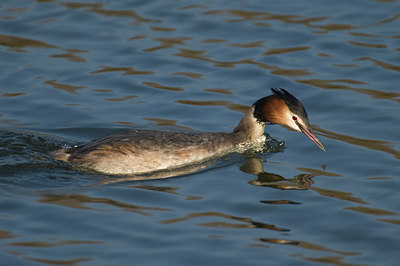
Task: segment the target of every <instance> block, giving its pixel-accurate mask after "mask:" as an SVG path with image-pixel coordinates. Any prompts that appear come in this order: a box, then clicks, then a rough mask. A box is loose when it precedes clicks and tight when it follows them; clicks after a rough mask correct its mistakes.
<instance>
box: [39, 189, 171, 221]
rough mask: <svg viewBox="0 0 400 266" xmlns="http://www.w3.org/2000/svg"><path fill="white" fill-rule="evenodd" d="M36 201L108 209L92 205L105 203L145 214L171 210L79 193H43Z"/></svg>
mask: <svg viewBox="0 0 400 266" xmlns="http://www.w3.org/2000/svg"><path fill="white" fill-rule="evenodd" d="M38 202H40V203H46V204H55V205H60V206H64V207H69V208H74V209H85V210H98V211H109V209H108V208H105V209H103V208H94V207H92V206H93V205H96V206H101V205H106V206H111V207H115V208H118V209H122V210H124V211H127V212H134V213H137V214H141V215H146V216H149V215H152V214H151V212H149V211H171V210H170V209H166V208H158V207H148V206H139V205H134V204H129V203H124V202H121V201H117V200H113V199H108V198H95V197H90V196H87V195H81V194H71V195H63V194H43V195H42V196H41V198H40V199H39V200H38Z"/></svg>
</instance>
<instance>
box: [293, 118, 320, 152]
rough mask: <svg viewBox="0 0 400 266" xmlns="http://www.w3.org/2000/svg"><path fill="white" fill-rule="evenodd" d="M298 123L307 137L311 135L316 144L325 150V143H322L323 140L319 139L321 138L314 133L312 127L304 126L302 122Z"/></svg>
mask: <svg viewBox="0 0 400 266" xmlns="http://www.w3.org/2000/svg"><path fill="white" fill-rule="evenodd" d="M297 125H298V126H299V128H300V130H301V132H303V133H304V134H305V135H306V136H307V137H309V138H310V139H311V140H312V141H313V142H314V143H315V144H317V146H318V147H319V148H320V149H321V150H323V151H325V147H324V145H322V143H321V141H319V139H318V138H317V137H316V136H315V135H314V133H312V131H311V129H309V128H307V127H303V126H302V125H301V124H299V123H297Z"/></svg>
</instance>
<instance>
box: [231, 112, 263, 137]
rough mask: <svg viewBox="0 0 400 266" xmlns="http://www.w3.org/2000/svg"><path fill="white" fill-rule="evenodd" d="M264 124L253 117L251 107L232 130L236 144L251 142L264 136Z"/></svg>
mask: <svg viewBox="0 0 400 266" xmlns="http://www.w3.org/2000/svg"><path fill="white" fill-rule="evenodd" d="M264 129H265V123H264V122H260V121H258V120H257V119H256V118H255V117H254V106H251V107H250V108H249V110H248V111H247V112H246V114H245V115H244V116H243V118H242V120H240V122H239V124H238V125H237V126H236V127H235V129H234V130H233V134H234V136H235V140H236V141H237V142H238V143H244V142H252V141H255V140H256V139H258V138H260V137H261V136H262V135H263V134H264Z"/></svg>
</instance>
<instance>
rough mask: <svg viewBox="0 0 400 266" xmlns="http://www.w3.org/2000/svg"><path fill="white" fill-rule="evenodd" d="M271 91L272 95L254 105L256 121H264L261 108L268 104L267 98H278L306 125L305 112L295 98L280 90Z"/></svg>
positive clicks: (306, 117)
mask: <svg viewBox="0 0 400 266" xmlns="http://www.w3.org/2000/svg"><path fill="white" fill-rule="evenodd" d="M271 90H272V92H273V95H270V96H267V97H264V98H261V99H259V100H258V101H256V102H255V103H254V107H255V110H254V116H255V117H256V118H257V120H259V121H263V120H264V119H265V117H266V115H265V114H264V108H263V106H264V105H265V104H268V100H269V98H270V97H278V98H280V99H282V100H284V101H285V103H286V105H287V106H288V108H289V110H290V111H292V112H293V113H294V114H296V115H297V116H299V117H301V118H302V120H303V121H304V122H305V123H308V116H307V112H306V110H305V109H304V107H303V105H302V104H301V102H300V101H299V100H298V99H297V98H296V97H294V96H293V95H292V94H290V93H289V92H288V91H287V90H285V89H281V88H280V89H271Z"/></svg>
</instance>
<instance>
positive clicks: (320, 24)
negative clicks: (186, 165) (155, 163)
mask: <svg viewBox="0 0 400 266" xmlns="http://www.w3.org/2000/svg"><path fill="white" fill-rule="evenodd" d="M399 11H400V3H399V1H395V0H392V1H364V0H363V1H361V0H358V1H351V2H349V1H296V2H293V1H270V0H268V1H205V2H199V1H131V2H129V3H127V2H126V1H99V2H95V1H88V2H63V1H5V2H4V1H3V3H1V4H0V197H1V200H0V260H1V262H2V263H3V264H5V265H27V264H30V265H53V264H58V265H60V264H61V265H63V264H68V265H132V264H133V265H166V264H168V265H266V264H267V265H313V264H315V265H318V264H324V265H325V264H328V265H398V264H399V263H400V260H399V258H398V249H399V246H400V217H399V213H400V208H399V202H400V196H399V195H400V194H399V193H398V191H399V190H400V179H399V177H400V175H399V174H400V167H399V159H400V137H399V136H400V128H399V126H398V125H399V124H400V119H399V116H398V113H399V102H400V90H399V81H400V78H399V77H400V73H399V72H400V63H399V62H400V33H399V30H398V29H399V28H400V12H399ZM279 87H281V88H286V89H287V90H289V91H290V92H291V93H292V94H294V95H296V97H297V98H299V99H300V100H301V101H302V102H303V104H304V105H305V107H306V109H307V111H308V115H309V118H310V121H311V124H312V127H313V129H314V131H315V132H316V133H317V134H318V137H319V138H320V140H321V141H322V143H323V144H324V145H325V147H326V149H327V151H326V152H325V153H324V152H322V151H320V150H319V149H318V147H316V146H315V145H314V144H313V143H312V142H311V141H309V140H308V139H307V138H306V137H305V136H304V135H302V134H299V133H297V132H290V131H287V130H286V129H283V128H281V127H279V126H268V127H267V131H268V133H269V134H270V136H271V137H272V138H273V139H274V141H272V142H271V144H273V147H275V149H273V147H272V148H271V149H269V150H268V151H266V152H264V153H262V154H257V155H256V156H254V155H253V156H249V155H248V154H244V155H233V156H229V157H226V158H223V159H221V160H219V161H218V162H216V163H215V164H213V165H211V166H209V167H207V168H206V169H203V170H202V171H199V172H197V173H192V174H187V175H183V176H179V177H173V178H168V179H160V180H144V181H132V180H127V179H123V178H120V177H110V176H105V175H100V174H94V173H85V172H80V171H76V170H73V169H71V168H70V167H68V165H65V164H62V163H59V162H55V161H53V160H52V159H51V158H50V156H49V153H50V152H51V151H53V150H56V149H58V148H60V147H63V146H64V145H75V144H78V143H83V142H86V141H89V140H91V139H93V138H97V137H101V136H105V135H107V134H110V133H113V132H117V131H120V130H124V129H137V128H146V129H168V130H199V131H230V130H232V129H233V127H234V126H236V124H237V122H238V121H239V120H240V118H241V117H242V113H243V112H244V111H245V110H246V108H247V106H249V105H251V104H252V103H253V102H254V101H256V100H257V99H259V98H261V97H264V96H266V95H269V94H270V91H269V88H279ZM280 141H284V147H282V146H279V143H280ZM274 145H275V146H274Z"/></svg>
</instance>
